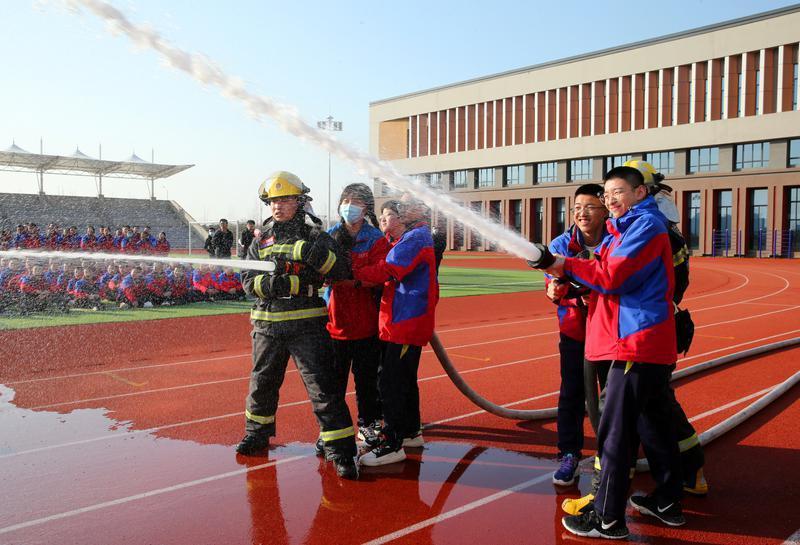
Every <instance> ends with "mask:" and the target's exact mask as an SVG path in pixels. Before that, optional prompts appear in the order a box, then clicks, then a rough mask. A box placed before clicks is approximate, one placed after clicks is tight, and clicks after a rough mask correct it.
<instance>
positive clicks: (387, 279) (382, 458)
mask: <svg viewBox="0 0 800 545" xmlns="http://www.w3.org/2000/svg"><path fill="white" fill-rule="evenodd" d="M428 211H429V209H428V208H427V206H426V205H425V204H424V203H422V202H420V201H416V200H412V199H408V200H407V201H406V202H403V203H399V202H397V201H388V202H386V203H384V204H383V207H382V210H381V228H382V229H383V230H384V232H386V233H387V234H388V235H389V236H390V237H391V238H392V239H394V240H395V242H394V243H393V245H392V248H391V250H389V253H388V254H387V255H386V259H385V261H383V262H381V263H378V264H377V265H372V266H368V267H364V268H361V269H354V270H353V276H354V278H355V279H356V281H361V282H370V283H372V284H375V285H381V284H383V294H382V296H381V307H380V313H379V323H378V331H379V333H378V335H379V337H380V339H381V340H382V341H384V342H385V345H384V351H383V358H382V361H381V367H380V373H379V378H378V389H379V391H380V394H381V403H382V406H383V417H384V427H383V430H382V431H381V441H380V443H379V444H378V445H377V446H376V447H375V448H374V449H373V450H372V451H371V452H369V453H368V454H365V455H364V456H362V457H361V458H359V463H361V464H363V465H368V466H378V465H384V464H390V463H394V462H399V461H402V460H404V459H405V457H406V455H405V451H404V450H403V446H404V445H405V446H417V447H418V446H422V444H423V441H422V434H421V433H420V411H419V387H418V385H417V370H418V368H419V359H420V356H421V355H422V347H423V346H425V345H426V344H428V342H430V340H431V338H432V337H433V327H434V322H435V312H436V304H437V302H438V301H439V282H438V279H437V276H436V256H435V253H434V250H433V238H432V236H431V230H430V227H429V226H428V223H427V222H426V221H424V218H425V216H426V215H427V213H429V212H428Z"/></svg>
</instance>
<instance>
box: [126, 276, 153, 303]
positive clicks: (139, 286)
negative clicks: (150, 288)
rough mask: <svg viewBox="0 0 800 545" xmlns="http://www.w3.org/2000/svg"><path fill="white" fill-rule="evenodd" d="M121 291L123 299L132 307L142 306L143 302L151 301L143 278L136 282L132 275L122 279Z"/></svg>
mask: <svg viewBox="0 0 800 545" xmlns="http://www.w3.org/2000/svg"><path fill="white" fill-rule="evenodd" d="M119 289H120V292H121V293H122V299H124V300H125V301H127V302H128V303H130V304H131V305H133V304H137V305H140V306H141V304H142V303H143V302H145V301H147V300H148V299H149V297H148V294H147V285H146V284H145V282H144V280H143V279H142V278H138V279H135V280H134V278H133V276H131V274H130V273H129V274H128V275H127V276H126V277H125V278H123V279H122V283H121V284H120V286H119Z"/></svg>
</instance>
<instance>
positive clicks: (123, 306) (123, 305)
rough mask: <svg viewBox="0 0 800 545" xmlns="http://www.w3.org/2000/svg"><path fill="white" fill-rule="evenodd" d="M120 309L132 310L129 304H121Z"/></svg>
mask: <svg viewBox="0 0 800 545" xmlns="http://www.w3.org/2000/svg"><path fill="white" fill-rule="evenodd" d="M119 308H121V309H122V310H125V309H128V308H131V306H130V305H129V304H128V303H120V304H119Z"/></svg>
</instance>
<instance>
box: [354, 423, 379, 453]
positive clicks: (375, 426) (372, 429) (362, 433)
mask: <svg viewBox="0 0 800 545" xmlns="http://www.w3.org/2000/svg"><path fill="white" fill-rule="evenodd" d="M380 431H381V426H380V424H379V423H378V422H373V423H372V424H370V425H369V426H359V428H358V440H359V441H363V442H364V443H366V444H367V445H368V446H370V447H375V446H377V444H378V443H380Z"/></svg>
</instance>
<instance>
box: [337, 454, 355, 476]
mask: <svg viewBox="0 0 800 545" xmlns="http://www.w3.org/2000/svg"><path fill="white" fill-rule="evenodd" d="M333 465H334V466H335V467H336V474H337V475H338V476H339V477H341V478H342V479H350V480H351V481H355V480H356V479H358V468H357V467H356V461H355V460H354V459H353V457H352V456H343V455H336V456H334V457H333Z"/></svg>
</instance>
